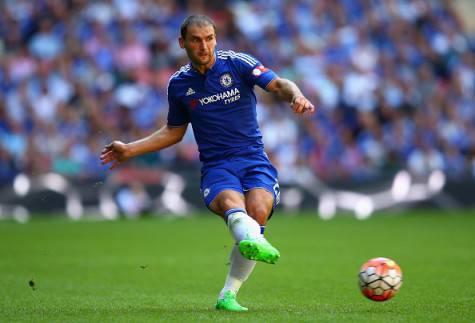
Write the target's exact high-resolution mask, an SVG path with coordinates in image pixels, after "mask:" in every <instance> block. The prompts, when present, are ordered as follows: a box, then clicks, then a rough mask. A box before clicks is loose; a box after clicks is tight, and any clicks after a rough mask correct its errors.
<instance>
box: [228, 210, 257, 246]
mask: <svg viewBox="0 0 475 323" xmlns="http://www.w3.org/2000/svg"><path fill="white" fill-rule="evenodd" d="M226 217H227V222H228V228H229V231H231V234H232V235H233V237H234V240H236V242H239V241H241V240H247V239H257V238H260V237H262V235H261V227H260V226H259V223H257V222H256V220H254V219H253V218H251V217H250V216H249V215H247V213H246V211H245V210H243V209H231V210H229V211H227V212H226Z"/></svg>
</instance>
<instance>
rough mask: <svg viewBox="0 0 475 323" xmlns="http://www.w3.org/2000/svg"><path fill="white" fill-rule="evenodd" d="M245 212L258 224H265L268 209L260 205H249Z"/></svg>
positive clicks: (268, 212)
mask: <svg viewBox="0 0 475 323" xmlns="http://www.w3.org/2000/svg"><path fill="white" fill-rule="evenodd" d="M247 214H249V216H250V217H252V218H253V219H254V220H256V221H257V223H259V224H260V225H265V224H266V222H267V218H268V217H269V214H270V210H269V209H268V208H267V207H265V206H262V205H251V206H249V207H248V209H247Z"/></svg>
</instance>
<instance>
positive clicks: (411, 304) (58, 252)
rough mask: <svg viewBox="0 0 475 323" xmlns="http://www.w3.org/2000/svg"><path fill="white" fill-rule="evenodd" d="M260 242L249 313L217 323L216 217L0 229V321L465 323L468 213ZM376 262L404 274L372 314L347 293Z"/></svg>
mask: <svg viewBox="0 0 475 323" xmlns="http://www.w3.org/2000/svg"><path fill="white" fill-rule="evenodd" d="M266 235H267V237H268V239H269V240H270V241H271V242H272V243H273V244H274V245H275V246H276V247H278V248H279V249H280V251H281V254H282V258H281V259H280V261H279V263H278V264H277V265H267V264H258V266H257V267H256V269H255V271H254V273H253V275H252V276H251V278H250V279H249V280H248V281H247V283H246V284H245V285H244V286H243V288H242V289H241V292H240V294H239V301H240V302H241V303H242V304H243V305H244V306H248V307H249V309H250V310H249V312H247V313H223V312H217V311H215V310H214V303H215V300H216V296H217V294H218V292H219V290H220V289H221V287H222V284H223V282H224V278H225V275H226V271H227V265H226V263H227V257H228V253H229V251H230V247H231V245H232V240H231V237H230V234H229V233H228V232H227V230H226V227H225V225H224V223H223V222H222V221H221V220H220V219H219V218H217V217H214V216H211V215H209V216H203V215H202V216H194V217H191V218H187V219H180V220H170V219H168V220H167V219H158V218H146V219H142V220H139V221H128V220H121V221H114V222H90V221H89V222H88V221H81V222H72V221H68V220H66V219H64V218H48V219H38V220H33V221H31V222H30V223H28V224H17V223H14V222H0V321H1V322H15V321H28V322H111V321H113V322H116V321H117V322H147V321H152V322H153V321H164V322H170V321H177V322H189V321H202V322H219V321H229V322H249V321H253V322H317V321H318V322H475V213H474V212H473V211H471V212H462V211H460V212H457V213H455V214H454V213H443V212H440V211H408V212H405V213H401V214H397V215H396V214H377V215H375V216H373V217H372V218H370V219H369V220H366V221H358V220H355V219H354V218H352V217H349V216H339V217H336V218H335V219H333V220H330V221H322V220H319V219H318V218H317V217H316V216H315V215H310V214H299V215H293V216H292V215H286V214H283V212H282V211H279V212H277V213H276V215H275V216H274V218H273V219H272V221H271V222H270V223H269V226H268V231H267V233H266ZM377 256H384V257H389V258H393V259H394V260H396V261H397V262H398V263H399V265H400V266H401V268H402V270H403V274H404V284H403V286H402V288H401V290H400V292H399V294H398V295H397V296H396V297H395V298H393V299H391V300H389V301H388V302H384V303H376V302H372V301H370V300H367V299H366V298H364V297H363V296H362V295H361V294H360V292H359V289H358V287H357V274H358V270H359V267H360V265H361V264H362V263H363V262H364V261H366V260H367V259H369V258H373V257H377ZM30 281H31V283H30ZM30 284H31V285H33V286H30Z"/></svg>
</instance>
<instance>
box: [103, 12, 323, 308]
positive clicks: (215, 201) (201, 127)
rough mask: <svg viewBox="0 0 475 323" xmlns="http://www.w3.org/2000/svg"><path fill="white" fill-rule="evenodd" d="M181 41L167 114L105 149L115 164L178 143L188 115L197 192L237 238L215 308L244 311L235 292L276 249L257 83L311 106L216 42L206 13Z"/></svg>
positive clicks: (273, 258) (184, 28)
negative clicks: (184, 59)
mask: <svg viewBox="0 0 475 323" xmlns="http://www.w3.org/2000/svg"><path fill="white" fill-rule="evenodd" d="M180 34H181V35H180V36H181V37H180V38H179V44H180V47H181V48H183V49H185V51H186V53H187V55H188V58H189V60H190V63H188V64H187V65H185V66H183V67H181V68H180V69H179V70H178V71H177V72H176V73H175V74H173V75H172V76H171V78H170V81H169V83H168V102H169V112H168V122H167V125H165V126H164V127H162V128H161V129H159V130H158V131H156V132H155V133H153V134H151V135H149V136H147V137H145V138H142V139H140V140H137V141H134V142H131V143H127V144H126V143H123V142H121V141H113V142H112V143H110V144H108V145H107V146H106V147H105V148H104V149H103V151H102V153H101V156H100V159H101V160H102V163H103V164H107V163H110V164H111V166H110V169H113V168H115V167H117V166H118V165H120V164H121V163H123V162H124V161H126V160H128V159H129V158H132V157H135V156H138V155H141V154H144V153H148V152H154V151H159V150H161V149H163V148H166V147H169V146H171V145H173V144H176V143H178V142H179V141H180V140H181V139H182V138H183V135H184V134H185V131H186V129H187V126H188V124H189V123H191V124H192V127H193V132H194V135H195V138H196V142H197V144H198V149H199V153H200V160H201V162H202V168H201V193H202V194H203V199H204V202H205V204H206V206H207V207H208V208H209V209H210V210H211V211H212V212H214V213H216V214H218V215H219V216H221V217H222V218H223V219H224V220H225V221H226V223H227V226H228V228H229V231H230V232H231V234H232V236H233V238H234V239H235V241H236V244H235V245H234V247H233V249H232V251H231V255H230V268H229V273H228V275H227V278H226V281H225V284H224V287H223V289H222V290H221V292H220V294H219V297H218V301H217V303H216V308H217V309H223V310H229V311H247V308H246V307H243V306H241V305H240V304H239V303H238V302H237V300H236V294H237V292H238V290H239V288H240V287H241V285H242V284H243V282H244V281H246V280H247V278H248V277H249V275H250V274H251V272H252V270H253V269H254V266H255V264H256V261H261V262H265V263H271V264H274V263H276V262H277V260H278V259H279V257H280V254H279V251H278V250H277V249H276V248H274V247H273V246H272V245H271V244H270V243H269V242H268V241H267V240H266V238H264V235H263V233H264V228H265V225H266V222H267V220H268V218H269V217H270V216H271V214H272V212H273V209H274V207H275V206H276V204H277V203H278V202H279V184H278V182H277V171H276V169H275V168H274V167H273V166H272V164H271V163H270V161H269V159H268V158H267V155H266V153H265V152H264V147H263V143H262V137H261V133H260V130H259V127H258V124H257V118H256V96H255V94H254V91H253V88H254V86H255V85H258V86H259V87H261V88H263V89H265V90H266V91H268V92H272V93H274V94H276V95H277V96H278V97H279V98H280V99H282V100H284V101H286V102H289V103H290V105H291V107H292V109H293V111H294V112H295V113H297V114H303V113H305V112H310V113H311V112H314V111H315V107H314V106H313V105H312V104H311V103H310V102H309V100H307V99H306V98H305V97H304V96H303V95H302V92H301V91H300V90H299V88H298V87H297V86H296V85H295V83H293V82H291V81H289V80H286V79H283V78H279V77H278V76H277V75H276V74H275V73H274V72H273V71H272V70H270V69H268V68H266V67H264V66H263V65H262V64H261V63H260V62H259V61H258V60H257V59H255V58H254V57H252V56H250V55H247V54H243V53H236V52H233V51H228V50H216V49H215V48H216V27H215V24H214V22H213V21H212V20H211V19H210V18H209V17H207V16H204V15H192V16H189V17H187V18H186V19H185V20H184V21H183V23H182V25H181V28H180Z"/></svg>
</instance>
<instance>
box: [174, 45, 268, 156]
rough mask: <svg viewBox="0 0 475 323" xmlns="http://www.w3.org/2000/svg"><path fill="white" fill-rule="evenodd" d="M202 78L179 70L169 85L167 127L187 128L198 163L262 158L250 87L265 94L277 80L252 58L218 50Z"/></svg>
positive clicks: (190, 69) (185, 68)
mask: <svg viewBox="0 0 475 323" xmlns="http://www.w3.org/2000/svg"><path fill="white" fill-rule="evenodd" d="M215 54H216V62H215V64H214V65H213V67H211V69H210V70H208V71H207V72H206V73H205V74H201V73H199V72H198V71H196V70H195V69H193V67H192V66H191V63H189V64H187V65H185V66H183V67H182V68H181V69H180V70H179V71H177V72H176V73H175V74H173V75H172V77H171V78H170V82H169V84H168V103H169V111H168V126H170V127H179V126H183V125H186V124H187V123H191V125H192V128H193V133H194V135H195V139H196V142H197V144H198V149H199V152H200V160H201V161H202V162H208V161H213V160H219V159H222V158H226V157H229V156H243V155H249V154H252V153H256V152H263V151H264V147H263V143H262V135H261V132H260V130H259V126H258V124H257V117H256V96H255V94H254V90H253V88H254V85H256V84H257V85H258V86H260V87H261V88H263V89H265V88H266V87H267V85H268V84H269V83H270V82H271V81H272V80H273V79H274V78H276V77H277V75H276V74H275V73H274V72H273V71H272V70H270V69H268V68H266V67H264V66H263V65H262V64H261V63H260V62H259V61H258V60H257V59H255V58H254V57H252V56H250V55H247V54H243V53H235V52H233V51H224V50H218V51H216V52H215Z"/></svg>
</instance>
